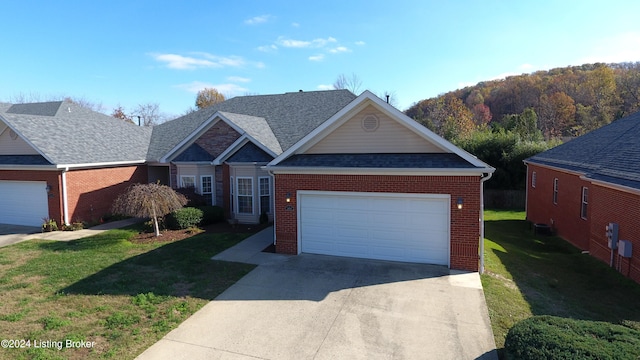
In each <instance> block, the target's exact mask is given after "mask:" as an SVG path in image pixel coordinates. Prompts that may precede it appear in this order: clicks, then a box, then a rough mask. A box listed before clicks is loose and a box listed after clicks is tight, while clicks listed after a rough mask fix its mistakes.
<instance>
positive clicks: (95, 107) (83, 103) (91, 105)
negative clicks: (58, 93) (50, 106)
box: [54, 96, 105, 112]
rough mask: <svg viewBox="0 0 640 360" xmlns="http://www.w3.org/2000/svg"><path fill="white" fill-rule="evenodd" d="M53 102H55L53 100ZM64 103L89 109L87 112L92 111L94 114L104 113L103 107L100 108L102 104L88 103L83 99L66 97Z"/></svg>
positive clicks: (88, 101)
mask: <svg viewBox="0 0 640 360" xmlns="http://www.w3.org/2000/svg"><path fill="white" fill-rule="evenodd" d="M54 101H55V100H54ZM64 101H69V102H72V103H74V104H76V105H78V106H80V107H83V108H85V109H89V110H93V111H95V112H104V110H105V109H104V106H102V103H97V102H93V101H90V100H88V99H86V98H84V97H70V96H66V97H64Z"/></svg>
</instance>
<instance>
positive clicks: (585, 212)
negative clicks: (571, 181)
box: [580, 186, 589, 220]
mask: <svg viewBox="0 0 640 360" xmlns="http://www.w3.org/2000/svg"><path fill="white" fill-rule="evenodd" d="M585 190H586V195H587V199H586V200H585V196H584V195H585ZM580 218H581V219H583V220H587V219H588V218H589V188H588V187H587V186H583V187H582V191H581V192H580Z"/></svg>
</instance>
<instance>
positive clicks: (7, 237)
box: [0, 218, 143, 247]
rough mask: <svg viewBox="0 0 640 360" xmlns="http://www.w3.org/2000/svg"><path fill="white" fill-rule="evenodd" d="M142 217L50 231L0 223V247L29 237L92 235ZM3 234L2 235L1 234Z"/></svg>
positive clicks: (48, 237)
mask: <svg viewBox="0 0 640 360" xmlns="http://www.w3.org/2000/svg"><path fill="white" fill-rule="evenodd" d="M141 221H143V219H138V218H130V219H125V220H118V221H111V222H108V223H104V224H100V225H98V226H94V227H92V228H90V229H82V230H78V231H51V232H41V231H40V228H38V227H31V226H15V225H5V224H0V247H2V246H7V245H11V244H15V243H18V242H21V241H26V240H30V239H45V240H56V241H70V240H77V239H81V238H83V237H87V236H93V235H96V234H99V233H101V232H104V231H107V230H111V229H119V228H122V227H125V226H129V225H132V224H135V223H139V222H141ZM2 234H4V235H2Z"/></svg>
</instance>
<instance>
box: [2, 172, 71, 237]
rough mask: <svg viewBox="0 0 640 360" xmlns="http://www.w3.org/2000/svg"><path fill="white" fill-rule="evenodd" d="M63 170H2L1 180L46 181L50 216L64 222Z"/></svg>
mask: <svg viewBox="0 0 640 360" xmlns="http://www.w3.org/2000/svg"><path fill="white" fill-rule="evenodd" d="M61 173H62V172H61V171H12V170H0V180H16V181H46V182H47V184H48V185H50V186H51V191H49V199H48V203H49V204H48V205H49V217H50V218H51V219H53V220H55V221H56V222H57V223H58V224H62V223H63V221H62V196H61V194H62V185H61V184H62V182H61Z"/></svg>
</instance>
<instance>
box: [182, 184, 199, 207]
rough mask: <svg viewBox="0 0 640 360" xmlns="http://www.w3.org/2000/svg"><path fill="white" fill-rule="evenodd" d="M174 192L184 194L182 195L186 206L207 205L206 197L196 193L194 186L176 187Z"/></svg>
mask: <svg viewBox="0 0 640 360" xmlns="http://www.w3.org/2000/svg"><path fill="white" fill-rule="evenodd" d="M176 192H177V193H178V194H182V195H184V197H186V198H187V205H185V206H186V207H199V206H203V205H207V199H206V198H205V197H204V196H202V195H200V194H198V193H197V192H196V188H194V187H193V186H191V187H185V188H179V189H176Z"/></svg>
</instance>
